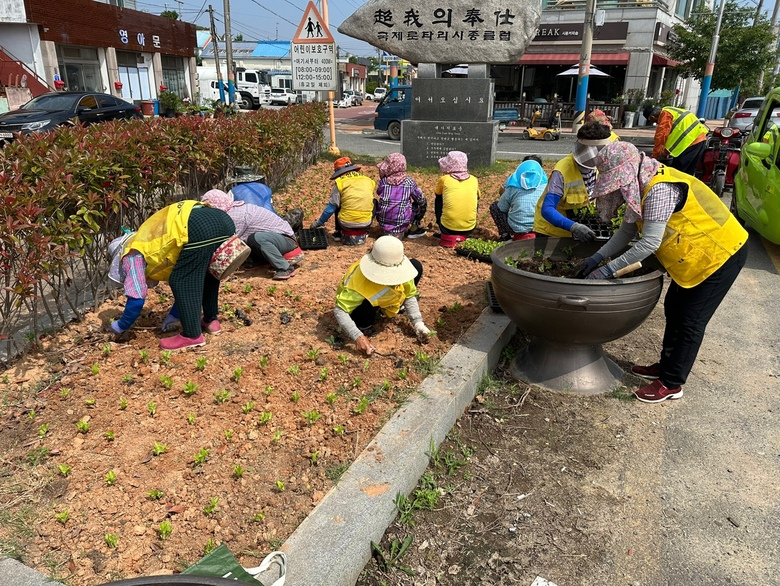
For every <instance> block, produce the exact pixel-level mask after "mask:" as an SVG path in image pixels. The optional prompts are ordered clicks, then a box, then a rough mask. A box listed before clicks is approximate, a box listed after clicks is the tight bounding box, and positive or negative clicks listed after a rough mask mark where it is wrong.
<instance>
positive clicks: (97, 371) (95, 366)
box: [92, 362, 100, 376]
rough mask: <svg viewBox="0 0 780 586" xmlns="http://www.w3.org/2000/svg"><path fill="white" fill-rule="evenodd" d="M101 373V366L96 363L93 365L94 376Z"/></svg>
mask: <svg viewBox="0 0 780 586" xmlns="http://www.w3.org/2000/svg"><path fill="white" fill-rule="evenodd" d="M99 372H100V366H99V365H98V363H97V362H96V363H95V364H93V365H92V375H93V376H94V375H96V374H98V373H99Z"/></svg>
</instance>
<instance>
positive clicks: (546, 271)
mask: <svg viewBox="0 0 780 586" xmlns="http://www.w3.org/2000/svg"><path fill="white" fill-rule="evenodd" d="M586 260H587V258H571V259H566V260H552V259H550V258H541V257H537V256H533V257H530V256H526V257H520V256H515V257H507V258H506V259H505V261H504V262H506V263H507V264H508V265H510V266H513V267H515V268H517V269H520V270H521V271H527V272H529V273H538V274H540V275H548V276H550V277H563V278H567V279H574V278H576V277H575V276H574V272H575V270H576V268H577V266H578V265H579V264H580V263H582V262H585V261H586ZM604 264H606V263H605V262H602V263H601V264H600V265H599V266H602V265H604ZM655 270H657V268H656V267H655V266H653V265H652V264H643V265H642V267H640V268H639V269H637V270H635V271H633V272H632V273H629V274H628V275H625V277H641V276H643V275H649V274H650V273H652V272H653V271H655Z"/></svg>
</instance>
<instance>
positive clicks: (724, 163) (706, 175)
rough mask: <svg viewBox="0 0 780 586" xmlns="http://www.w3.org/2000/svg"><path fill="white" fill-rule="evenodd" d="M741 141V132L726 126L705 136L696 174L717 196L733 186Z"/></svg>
mask: <svg viewBox="0 0 780 586" xmlns="http://www.w3.org/2000/svg"><path fill="white" fill-rule="evenodd" d="M742 141H743V136H742V132H740V131H739V129H737V128H730V127H728V126H723V127H720V128H716V129H714V130H713V131H712V132H711V133H710V136H709V137H708V138H707V146H706V147H705V150H704V154H703V155H702V158H701V161H699V167H698V172H697V176H698V177H699V179H701V180H702V181H703V182H704V183H706V184H707V185H709V187H710V189H712V191H714V192H715V194H716V195H717V196H718V197H721V196H722V195H723V190H724V189H725V188H733V187H734V174H735V173H736V171H737V168H738V167H739V153H740V151H741V149H742Z"/></svg>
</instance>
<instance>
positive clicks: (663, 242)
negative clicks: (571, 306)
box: [578, 141, 748, 403]
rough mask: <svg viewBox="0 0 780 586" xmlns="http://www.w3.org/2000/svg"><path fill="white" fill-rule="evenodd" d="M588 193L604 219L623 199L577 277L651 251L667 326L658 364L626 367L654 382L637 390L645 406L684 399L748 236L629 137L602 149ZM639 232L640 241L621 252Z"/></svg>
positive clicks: (691, 183) (704, 191) (598, 274)
mask: <svg viewBox="0 0 780 586" xmlns="http://www.w3.org/2000/svg"><path fill="white" fill-rule="evenodd" d="M596 169H597V170H598V172H599V176H598V179H597V180H596V187H595V189H594V190H593V197H594V198H596V207H597V208H598V210H599V214H600V215H601V219H602V220H604V221H606V220H609V219H611V218H612V217H614V215H615V213H616V211H617V209H618V207H619V206H620V205H621V204H623V203H624V202H625V204H626V211H625V214H624V216H623V223H622V224H621V225H620V229H619V230H618V231H617V232H616V233H615V234H614V236H612V238H610V240H609V241H608V242H607V243H606V244H605V245H604V246H602V247H601V248H600V249H599V251H598V252H597V253H596V254H594V255H593V256H592V257H590V258H589V259H588V260H586V261H585V262H583V263H582V264H581V265H580V266H579V267H578V273H579V275H580V276H586V278H588V279H609V278H612V277H614V275H615V272H616V271H618V270H620V269H622V268H624V267H627V266H629V265H632V264H634V263H636V262H637V261H641V260H644V259H645V258H647V257H648V256H650V255H651V254H655V256H656V258H657V259H658V260H659V261H660V263H661V264H662V265H663V267H664V268H665V269H666V270H667V272H668V273H669V276H670V277H671V278H672V282H671V283H670V284H669V289H668V291H667V293H666V298H665V299H664V315H665V317H666V327H665V329H664V337H663V343H662V348H661V356H660V359H659V361H658V362H656V363H654V364H651V365H650V366H639V365H637V366H634V367H632V368H631V372H633V373H634V374H635V375H637V376H639V377H642V378H645V379H649V380H652V381H653V382H652V383H650V384H649V385H647V386H644V387H642V388H640V389H638V390H637V391H635V393H634V394H635V395H636V397H637V399H639V400H640V401H644V402H645V403H659V402H661V401H665V400H666V399H679V398H681V397H682V396H683V389H682V386H683V385H684V384H685V381H686V379H687V378H688V375H689V374H690V372H691V368H692V367H693V363H694V362H695V361H696V356H697V354H698V352H699V347H700V346H701V343H702V340H703V339H704V330H705V328H706V327H707V323H708V322H709V320H710V318H711V317H712V316H713V314H714V313H715V310H716V309H717V308H718V306H719V305H720V303H721V301H723V298H724V297H725V296H726V293H728V290H729V289H730V288H731V285H732V284H733V283H734V281H735V280H736V278H737V275H739V272H740V270H742V267H743V266H744V264H745V260H746V259H747V253H748V250H747V248H748V247H747V240H748V234H747V232H746V231H745V229H744V228H743V227H742V226H741V225H740V224H739V222H738V221H737V219H736V218H735V217H734V216H733V215H732V214H731V212H729V210H728V208H727V207H726V206H725V205H724V204H723V202H722V201H721V200H720V198H719V197H718V196H717V195H715V193H714V192H713V191H712V190H711V189H710V188H709V187H707V186H706V185H705V184H704V183H702V182H701V181H699V180H698V179H696V178H695V177H692V176H690V175H687V174H685V173H682V172H680V171H678V170H677V169H673V168H671V167H667V166H665V165H662V164H660V163H659V162H658V161H656V160H655V159H653V158H651V157H647V156H645V155H644V153H640V152H639V151H638V150H637V148H636V147H635V146H634V145H633V144H631V143H629V142H622V141H621V142H616V143H612V144H610V145H607V146H606V147H604V150H602V151H601V152H600V153H599V155H598V157H597V159H596ZM638 232H641V238H640V239H639V240H638V241H637V242H636V243H635V244H634V245H633V246H632V247H631V248H630V249H629V250H628V251H627V252H625V253H623V254H621V255H620V256H617V257H616V258H613V259H612V260H611V261H610V262H608V263H607V264H604V265H603V266H599V265H600V263H601V262H602V261H603V260H604V259H609V258H612V257H614V256H615V255H616V254H617V253H618V252H620V251H621V250H624V249H625V248H626V246H628V243H629V242H631V241H632V240H633V239H634V237H635V236H636V235H637V233H638Z"/></svg>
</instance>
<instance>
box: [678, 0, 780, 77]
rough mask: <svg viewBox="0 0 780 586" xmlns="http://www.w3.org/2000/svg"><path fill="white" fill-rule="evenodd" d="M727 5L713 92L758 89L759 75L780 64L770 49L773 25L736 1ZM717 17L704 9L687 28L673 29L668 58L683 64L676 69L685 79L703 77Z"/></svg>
mask: <svg viewBox="0 0 780 586" xmlns="http://www.w3.org/2000/svg"><path fill="white" fill-rule="evenodd" d="M721 1H724V0H721ZM725 2H726V6H725V7H724V11H723V20H722V22H721V26H720V41H719V43H718V51H717V54H716V56H715V69H714V71H713V73H712V88H713V89H717V88H727V89H730V88H735V87H737V86H741V87H742V88H743V89H744V88H746V87H750V86H753V87H755V86H756V85H757V80H758V74H759V72H760V71H762V70H767V69H768V68H769V67H770V66H772V65H774V63H776V61H777V55H776V52H775V51H774V49H772V48H771V47H774V38H775V37H774V35H773V34H772V26H771V23H770V22H769V20H768V19H767V18H766V16H765V15H763V14H761V15H759V16H758V17H757V18H755V19H754V18H753V16H754V12H753V11H752V10H749V9H746V8H745V7H742V6H740V5H738V4H737V3H736V2H734V0H725ZM717 16H718V15H717V14H716V13H715V12H713V11H712V10H710V9H708V8H705V7H701V11H700V12H697V13H696V14H695V15H692V16H691V17H690V18H689V19H688V20H686V21H685V24H682V25H680V24H677V25H675V26H674V28H673V31H674V34H673V35H670V38H669V57H670V58H672V59H674V60H675V61H679V62H680V65H678V66H677V67H675V69H676V70H677V71H678V72H680V73H681V74H682V75H684V76H686V77H694V78H696V79H702V78H703V77H704V67H705V66H706V64H707V61H708V60H709V56H710V47H711V44H712V38H713V37H714V36H715V24H716V23H717ZM770 45H771V47H770Z"/></svg>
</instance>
